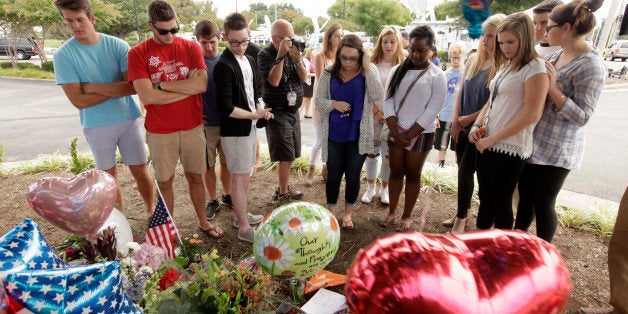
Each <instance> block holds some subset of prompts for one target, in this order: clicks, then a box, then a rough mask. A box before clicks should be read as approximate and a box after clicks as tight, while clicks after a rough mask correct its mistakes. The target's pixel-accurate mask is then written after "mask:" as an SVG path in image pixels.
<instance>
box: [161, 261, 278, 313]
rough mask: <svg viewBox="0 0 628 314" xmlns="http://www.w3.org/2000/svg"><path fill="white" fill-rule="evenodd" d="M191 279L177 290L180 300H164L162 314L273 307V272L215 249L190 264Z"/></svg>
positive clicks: (230, 311) (251, 310) (236, 310)
mask: <svg viewBox="0 0 628 314" xmlns="http://www.w3.org/2000/svg"><path fill="white" fill-rule="evenodd" d="M190 272H191V278H190V279H189V280H188V281H186V282H179V283H180V284H179V283H177V285H179V288H178V289H177V290H175V291H174V294H175V296H176V299H177V301H178V302H176V303H175V302H164V303H162V304H161V306H160V307H159V312H160V313H168V312H172V311H178V310H182V309H183V310H184V311H186V312H198V313H250V312H254V311H261V310H270V302H271V297H272V295H273V293H274V291H275V289H276V288H277V284H276V282H275V281H274V280H273V279H272V277H271V276H270V274H267V273H265V272H264V271H263V270H262V269H261V268H259V267H258V266H257V265H251V263H249V264H248V265H247V263H234V262H233V261H232V260H230V259H227V258H222V259H220V257H219V256H218V254H217V251H216V250H215V249H214V250H213V251H212V252H211V253H210V254H204V255H202V258H201V262H200V263H193V264H191V265H190Z"/></svg>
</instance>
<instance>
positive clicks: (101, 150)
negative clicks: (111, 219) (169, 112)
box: [54, 0, 155, 214]
mask: <svg viewBox="0 0 628 314" xmlns="http://www.w3.org/2000/svg"><path fill="white" fill-rule="evenodd" d="M54 5H55V7H56V8H57V10H58V11H59V13H61V17H62V18H63V21H64V22H65V24H66V25H67V27H68V29H69V30H70V31H71V32H72V34H73V35H74V37H72V38H71V39H70V40H68V41H66V42H65V43H64V44H63V46H61V47H60V48H59V50H58V51H57V53H55V78H56V80H57V84H58V85H61V87H62V88H63V91H64V92H65V95H66V96H67V97H68V99H69V100H70V102H71V103H72V104H73V105H74V106H75V107H76V108H77V109H79V115H80V118H81V125H82V127H83V133H84V134H85V138H86V139H87V142H88V143H89V146H90V148H91V149H92V152H93V154H94V161H95V163H96V168H98V169H100V170H103V171H106V172H108V173H109V174H111V175H112V176H113V177H114V178H116V177H117V171H116V149H119V150H120V154H121V155H122V158H123V160H124V163H125V164H126V165H128V166H129V170H130V171H131V174H132V175H133V178H134V179H135V182H136V183H137V189H138V191H139V192H140V194H141V195H142V199H143V200H144V204H145V205H146V211H147V212H148V213H149V214H150V213H151V212H152V211H153V209H154V205H155V202H154V199H153V183H152V180H151V178H150V176H149V175H148V169H147V166H146V163H147V162H148V159H147V157H146V149H145V147H144V139H143V136H144V135H143V134H142V133H143V132H142V122H141V119H140V116H141V113H140V110H139V107H138V106H137V104H136V103H135V101H134V100H133V98H131V96H130V95H132V94H135V90H134V89H133V86H131V85H129V84H128V83H127V82H126V79H127V52H128V51H129V44H127V43H126V42H125V41H123V40H121V39H118V38H116V37H113V36H109V35H107V34H102V33H98V32H96V30H95V29H94V24H95V23H96V17H95V16H94V13H93V9H92V5H91V3H90V1H89V0H56V1H55V2H54ZM103 60H107V61H109V62H102V61H103ZM117 203H118V205H117V207H118V209H119V210H121V211H123V210H124V206H123V204H122V194H121V193H120V189H118V196H117Z"/></svg>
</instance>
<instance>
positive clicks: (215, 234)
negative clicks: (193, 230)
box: [198, 225, 224, 239]
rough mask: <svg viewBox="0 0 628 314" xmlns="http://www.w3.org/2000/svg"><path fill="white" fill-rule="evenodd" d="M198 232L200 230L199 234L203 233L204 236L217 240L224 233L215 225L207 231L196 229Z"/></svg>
mask: <svg viewBox="0 0 628 314" xmlns="http://www.w3.org/2000/svg"><path fill="white" fill-rule="evenodd" d="M198 230H201V232H202V233H204V234H205V235H206V236H208V237H210V238H214V239H219V238H220V237H222V235H223V233H224V230H222V228H220V227H218V226H216V225H214V226H213V227H211V228H209V229H203V228H201V227H198Z"/></svg>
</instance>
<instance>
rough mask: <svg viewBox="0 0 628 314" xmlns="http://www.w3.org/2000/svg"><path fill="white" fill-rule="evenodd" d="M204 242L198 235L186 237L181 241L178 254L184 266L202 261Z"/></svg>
mask: <svg viewBox="0 0 628 314" xmlns="http://www.w3.org/2000/svg"><path fill="white" fill-rule="evenodd" d="M202 244H203V241H201V240H199V238H198V234H196V233H195V234H193V235H192V237H191V238H190V237H185V238H183V239H182V240H181V247H180V251H179V254H178V258H179V261H181V259H185V261H182V262H180V263H179V264H180V265H182V266H188V265H189V264H190V263H197V262H200V261H201V254H203V251H204V250H203V245H202Z"/></svg>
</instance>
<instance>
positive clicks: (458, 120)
mask: <svg viewBox="0 0 628 314" xmlns="http://www.w3.org/2000/svg"><path fill="white" fill-rule="evenodd" d="M456 123H458V126H459V127H461V128H464V126H463V125H462V123H460V117H458V119H457V120H456Z"/></svg>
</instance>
